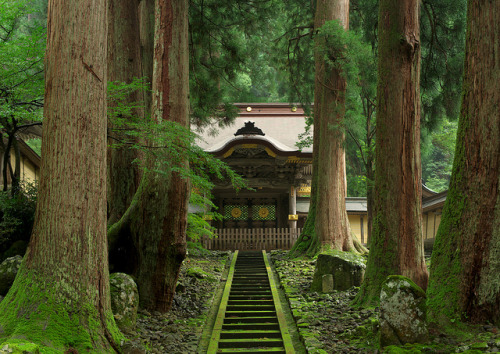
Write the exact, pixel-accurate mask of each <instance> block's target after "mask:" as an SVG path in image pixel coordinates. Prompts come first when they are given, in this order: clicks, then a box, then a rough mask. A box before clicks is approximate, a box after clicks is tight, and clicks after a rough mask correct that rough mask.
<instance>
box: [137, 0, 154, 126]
mask: <svg viewBox="0 0 500 354" xmlns="http://www.w3.org/2000/svg"><path fill="white" fill-rule="evenodd" d="M154 8H155V0H141V3H140V5H139V23H140V36H141V56H142V60H141V68H142V77H143V78H145V79H146V82H147V83H148V88H149V90H146V91H145V92H144V115H145V117H146V118H147V119H150V118H151V103H152V96H151V80H152V78H153V57H154V34H155V11H154Z"/></svg>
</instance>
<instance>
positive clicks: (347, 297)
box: [271, 251, 500, 354]
mask: <svg viewBox="0 0 500 354" xmlns="http://www.w3.org/2000/svg"><path fill="white" fill-rule="evenodd" d="M271 257H272V260H273V263H274V266H275V268H276V271H277V272H278V274H279V276H280V280H281V284H282V286H283V288H284V290H285V293H286V297H287V298H288V300H289V303H290V307H291V309H292V313H293V316H294V318H295V320H296V322H297V326H298V329H299V333H300V335H301V337H302V340H303V341H304V344H305V346H306V348H307V350H308V353H311V354H312V353H332V354H333V353H380V350H378V349H377V348H376V347H377V339H376V331H377V326H378V319H377V318H378V308H374V309H357V308H353V307H352V306H350V302H351V300H352V299H354V297H355V296H356V294H357V292H358V290H359V288H352V289H350V290H348V291H343V292H340V291H337V292H333V293H329V294H321V293H315V292H309V287H310V285H311V282H312V276H313V273H314V267H315V261H314V260H293V261H291V260H288V259H286V252H283V251H273V252H272V253H271ZM430 336H431V343H429V344H427V345H415V346H405V347H399V348H398V347H396V348H395V347H392V350H391V349H387V348H386V349H385V351H384V352H387V353H389V352H390V353H463V352H467V353H483V352H499V351H500V333H499V330H498V328H497V327H495V326H490V325H485V326H480V327H474V328H471V329H470V333H468V335H465V336H464V335H462V336H461V337H454V336H450V335H445V334H443V333H438V332H435V331H431V333H430ZM389 348H391V347H389Z"/></svg>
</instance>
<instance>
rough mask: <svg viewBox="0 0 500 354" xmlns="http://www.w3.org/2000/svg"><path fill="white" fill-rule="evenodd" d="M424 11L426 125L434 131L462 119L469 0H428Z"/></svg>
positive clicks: (423, 81) (422, 27)
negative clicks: (442, 122)
mask: <svg viewBox="0 0 500 354" xmlns="http://www.w3.org/2000/svg"><path fill="white" fill-rule="evenodd" d="M420 12H421V15H420V40H421V43H422V73H421V79H420V87H421V92H422V95H421V96H422V111H423V115H422V124H423V126H424V127H425V128H427V129H429V130H433V129H435V128H437V127H439V124H440V122H441V120H442V119H443V118H445V117H446V118H448V119H450V120H456V119H457V118H458V109H459V103H460V94H461V89H460V88H461V86H462V72H463V63H464V55H465V28H466V13H467V0H424V1H422V5H421V11H420Z"/></svg>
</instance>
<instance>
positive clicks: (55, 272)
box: [0, 0, 121, 352]
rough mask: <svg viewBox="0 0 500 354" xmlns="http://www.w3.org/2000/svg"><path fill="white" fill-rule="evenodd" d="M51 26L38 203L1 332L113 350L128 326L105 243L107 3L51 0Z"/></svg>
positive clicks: (1, 312) (58, 347)
mask: <svg viewBox="0 0 500 354" xmlns="http://www.w3.org/2000/svg"><path fill="white" fill-rule="evenodd" d="M47 31H48V35H47V38H48V40H47V55H46V58H47V59H46V67H45V76H46V84H45V85H46V86H45V109H44V112H45V120H44V124H43V134H44V139H43V145H42V150H43V153H42V170H41V179H40V189H39V197H38V206H37V210H36V216H35V225H34V228H33V234H32V236H31V241H30V244H29V247H28V251H27V253H26V255H25V258H24V261H23V264H22V266H21V268H20V270H19V274H18V276H17V278H16V281H15V282H14V285H13V286H12V288H11V290H10V291H9V293H8V295H7V297H6V298H5V299H4V300H3V301H2V302H1V303H0V338H1V339H3V340H4V341H5V340H6V339H7V341H6V343H9V338H12V339H15V342H16V343H18V344H17V345H19V343H20V342H19V340H20V339H21V342H26V343H28V342H32V343H35V344H36V345H38V346H39V347H40V348H41V349H43V347H45V346H50V347H51V348H52V350H55V351H60V352H63V351H65V350H69V349H70V348H75V349H76V350H79V351H82V352H84V351H85V352H86V351H92V352H109V351H113V349H115V350H118V349H119V348H118V347H117V345H116V343H119V342H120V340H121V334H120V332H119V331H118V329H117V327H116V325H115V323H114V318H113V314H112V312H111V306H110V299H109V281H108V263H107V245H106V86H107V85H106V82H107V81H106V71H107V70H106V33H107V28H106V4H105V1H104V0H92V1H90V0H80V1H65V2H64V1H63V2H61V1H54V0H51V1H49V19H48V29H47ZM21 314H22V315H21ZM0 342H1V341H0ZM11 345H12V346H14V347H15V346H16V344H11ZM2 346H3V344H2ZM24 348H26V347H24ZM28 350H30V351H36V350H35V348H34V346H32V347H30V348H29V349H28Z"/></svg>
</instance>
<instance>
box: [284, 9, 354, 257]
mask: <svg viewBox="0 0 500 354" xmlns="http://www.w3.org/2000/svg"><path fill="white" fill-rule="evenodd" d="M331 20H338V21H339V22H340V24H341V25H342V26H343V27H344V28H345V29H346V30H347V29H348V27H349V1H348V0H317V1H316V13H315V19H314V27H315V30H316V31H317V30H320V28H321V26H323V25H324V24H325V22H327V21H331ZM325 46H326V43H325V38H324V37H322V36H316V38H315V48H316V50H315V64H316V67H315V69H316V72H315V79H316V82H315V88H314V136H313V151H314V159H313V178H312V188H311V189H312V193H311V208H310V210H309V215H308V218H307V221H306V224H305V225H304V230H303V232H302V234H301V237H300V238H299V239H298V240H297V242H296V244H295V245H294V247H293V248H292V250H291V253H290V254H291V255H292V256H298V255H300V254H303V253H307V254H309V255H314V254H316V253H318V252H319V251H320V250H322V249H330V248H333V249H337V250H342V251H351V250H356V249H358V250H360V251H361V250H363V248H362V246H361V245H360V244H359V243H357V245H356V247H355V245H354V243H353V238H352V234H351V230H350V225H349V219H348V218H347V211H346V207H345V197H346V190H347V185H346V168H345V149H344V144H345V132H344V130H343V127H342V124H343V119H344V114H345V90H346V80H345V78H343V77H342V72H341V70H339V69H334V68H330V67H329V65H328V64H327V63H326V62H325V59H324V55H325V49H326V50H328V48H325ZM333 50H336V51H341V48H333Z"/></svg>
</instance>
